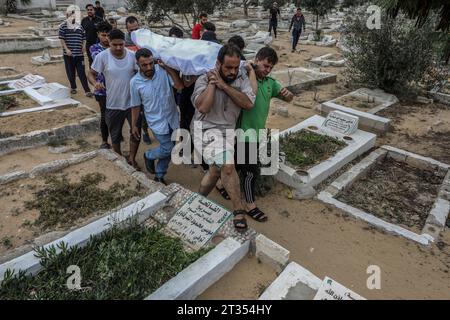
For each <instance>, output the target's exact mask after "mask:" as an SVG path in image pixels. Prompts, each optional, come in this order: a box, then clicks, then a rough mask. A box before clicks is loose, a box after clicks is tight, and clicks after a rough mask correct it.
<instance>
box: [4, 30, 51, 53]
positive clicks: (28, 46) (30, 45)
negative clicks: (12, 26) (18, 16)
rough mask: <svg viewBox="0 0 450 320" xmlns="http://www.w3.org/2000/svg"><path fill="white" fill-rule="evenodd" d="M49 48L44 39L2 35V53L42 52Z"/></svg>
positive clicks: (31, 36) (29, 36) (26, 35)
mask: <svg viewBox="0 0 450 320" xmlns="http://www.w3.org/2000/svg"><path fill="white" fill-rule="evenodd" d="M45 47H47V43H46V41H45V38H44V37H38V36H35V35H30V34H22V33H20V34H0V53H14V52H23V51H32V50H41V49H44V48H45Z"/></svg>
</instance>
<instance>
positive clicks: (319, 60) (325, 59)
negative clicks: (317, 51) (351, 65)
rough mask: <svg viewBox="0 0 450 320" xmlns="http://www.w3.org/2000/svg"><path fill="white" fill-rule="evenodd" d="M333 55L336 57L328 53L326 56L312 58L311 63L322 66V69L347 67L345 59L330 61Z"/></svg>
mask: <svg viewBox="0 0 450 320" xmlns="http://www.w3.org/2000/svg"><path fill="white" fill-rule="evenodd" d="M333 55H335V54H334V53H327V54H324V55H322V56H319V57H315V58H312V59H311V60H310V62H312V63H314V64H318V65H319V66H322V67H328V66H332V67H343V66H344V65H345V60H344V59H341V60H333V59H329V58H330V57H332V56H333Z"/></svg>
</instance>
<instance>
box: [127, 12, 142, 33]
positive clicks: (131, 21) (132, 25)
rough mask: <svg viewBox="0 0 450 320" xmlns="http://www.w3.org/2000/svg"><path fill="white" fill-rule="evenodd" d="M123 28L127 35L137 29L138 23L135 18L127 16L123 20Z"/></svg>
mask: <svg viewBox="0 0 450 320" xmlns="http://www.w3.org/2000/svg"><path fill="white" fill-rule="evenodd" d="M125 27H126V28H127V31H128V33H132V32H133V31H136V30H138V29H139V21H138V19H137V18H136V17H135V16H129V17H127V18H126V19H125Z"/></svg>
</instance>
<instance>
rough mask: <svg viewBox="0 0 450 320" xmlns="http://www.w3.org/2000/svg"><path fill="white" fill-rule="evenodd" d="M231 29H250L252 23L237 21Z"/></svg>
mask: <svg viewBox="0 0 450 320" xmlns="http://www.w3.org/2000/svg"><path fill="white" fill-rule="evenodd" d="M230 27H231V28H248V27H250V22H248V21H247V20H235V21H233V22H232V23H231V25H230Z"/></svg>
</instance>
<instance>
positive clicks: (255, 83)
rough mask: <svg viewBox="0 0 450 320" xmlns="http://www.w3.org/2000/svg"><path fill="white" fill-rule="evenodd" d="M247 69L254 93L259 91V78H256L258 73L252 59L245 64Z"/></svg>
mask: <svg viewBox="0 0 450 320" xmlns="http://www.w3.org/2000/svg"><path fill="white" fill-rule="evenodd" d="M245 69H246V70H247V73H248V79H249V80H250V85H251V86H252V91H253V94H255V95H256V94H257V93H258V80H257V79H256V73H255V70H254V69H253V66H252V61H247V64H246V65H245Z"/></svg>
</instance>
